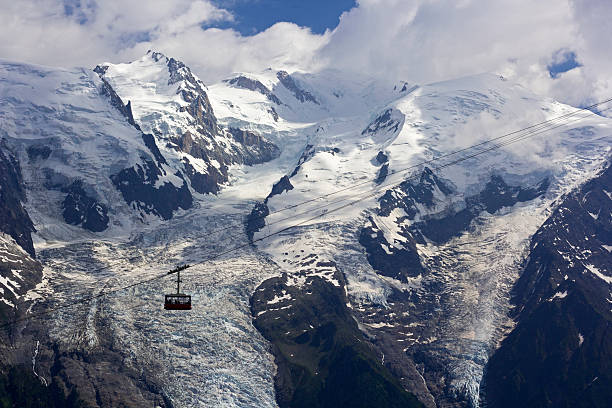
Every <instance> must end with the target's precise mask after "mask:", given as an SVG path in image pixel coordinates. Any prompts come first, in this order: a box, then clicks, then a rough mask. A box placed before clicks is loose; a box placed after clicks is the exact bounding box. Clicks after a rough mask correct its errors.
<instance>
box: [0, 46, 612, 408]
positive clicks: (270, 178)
mask: <svg viewBox="0 0 612 408" xmlns="http://www.w3.org/2000/svg"><path fill="white" fill-rule="evenodd" d="M0 83H1V84H2V88H1V90H0V100H1V101H2V102H3V104H4V106H6V108H3V109H2V110H1V111H0V121H1V122H2V124H3V127H2V130H0V132H2V133H1V134H0V136H2V137H3V138H5V139H7V140H8V142H9V144H10V145H11V146H12V147H13V148H14V150H15V151H16V152H18V153H19V159H20V163H21V166H22V171H23V175H24V180H25V182H26V185H27V196H28V202H27V205H26V206H27V209H28V213H29V214H30V216H31V218H32V220H33V222H34V224H35V227H36V228H37V230H38V233H37V234H36V235H35V246H36V249H37V251H38V252H39V253H40V257H41V259H42V260H43V263H44V264H45V277H46V281H45V282H46V283H45V287H44V288H39V289H40V293H38V292H31V293H30V295H31V297H36V296H41V297H43V295H44V298H45V300H41V299H38V301H39V302H40V303H38V306H39V307H40V308H41V309H42V308H44V307H53V306H55V305H58V304H60V303H61V302H62V301H65V300H67V299H70V296H72V295H73V294H74V293H84V294H95V293H99V292H100V290H102V288H105V287H106V288H112V287H117V286H118V285H120V284H125V283H129V282H134V281H137V280H141V279H146V277H148V276H153V275H154V274H155V273H161V272H162V271H165V270H167V269H170V268H171V267H173V266H175V265H176V264H179V263H196V262H200V261H202V260H203V259H206V257H207V256H209V255H212V254H215V253H219V252H221V251H224V250H227V249H228V248H230V247H233V246H238V245H245V247H244V248H243V249H241V250H240V251H237V252H234V253H230V254H228V255H226V256H224V257H221V258H219V259H216V260H215V261H214V262H209V263H205V264H203V265H198V266H197V267H194V268H193V269H190V271H191V272H189V273H186V274H185V276H183V279H184V280H185V281H186V288H185V289H186V291H188V292H189V293H191V294H192V295H193V299H194V304H195V305H196V308H195V309H196V310H197V311H198V312H197V314H196V313H194V314H192V315H190V316H179V315H172V316H171V318H169V317H168V314H167V313H166V312H164V311H163V310H162V309H161V303H160V299H161V297H160V296H161V294H162V293H163V292H164V291H168V290H170V289H169V288H170V287H171V283H170V282H166V281H156V282H154V283H150V284H147V285H143V286H140V287H137V288H136V289H134V290H133V291H131V292H125V293H123V292H119V293H116V294H114V295H113V296H111V297H109V298H108V301H106V302H97V303H92V304H90V305H89V308H86V309H83V310H80V311H78V312H77V313H73V312H71V311H69V310H65V311H63V312H61V313H58V314H57V316H55V317H54V320H53V321H52V322H50V323H49V330H50V336H51V338H52V339H53V341H55V342H57V343H58V344H60V345H61V347H62V348H63V349H64V350H68V351H70V350H79V352H84V353H87V352H92V353H93V352H94V351H95V350H100V349H103V348H104V347H107V346H108V344H107V343H105V342H107V341H108V342H111V343H113V347H117V348H118V349H120V350H121V352H122V353H124V356H125V364H127V365H128V366H129V367H131V368H133V369H134V370H136V371H137V372H142V373H143V375H144V376H146V377H147V378H148V379H150V381H151V382H152V383H153V384H155V385H156V386H157V387H158V389H159V390H161V391H160V392H161V393H162V394H163V395H164V396H165V397H167V398H168V399H169V400H170V401H171V402H172V403H173V404H176V405H177V406H209V405H220V406H248V405H250V406H270V407H274V406H276V401H275V396H274V383H273V382H274V374H275V368H274V362H273V357H272V355H271V354H270V353H269V348H268V347H269V344H268V343H266V341H265V339H264V338H263V337H262V336H261V335H260V333H259V332H257V330H255V328H254V327H253V325H252V323H251V322H252V316H251V311H250V308H249V299H250V297H251V295H252V294H253V291H254V290H256V288H257V287H258V285H260V284H261V283H262V282H263V281H264V280H266V279H267V278H269V277H272V276H282V275H283V274H286V275H285V276H286V284H285V285H286V287H284V289H285V292H282V291H279V292H278V293H271V296H270V297H269V299H268V300H267V302H266V307H267V308H268V310H269V311H272V310H273V311H274V312H275V313H278V312H279V311H280V312H282V311H283V310H285V309H282V310H281V308H286V312H287V313H291V312H290V309H291V307H292V306H290V305H292V304H294V300H295V298H294V297H292V298H289V297H288V295H287V294H288V293H289V291H288V290H287V288H290V289H291V290H292V291H293V290H295V291H302V292H304V293H305V294H308V291H309V290H311V289H312V288H311V285H310V284H309V282H312V281H313V279H309V278H315V277H316V278H321V279H317V281H319V280H323V282H327V284H329V285H331V286H333V288H334V290H336V289H338V288H339V289H338V290H342V291H344V289H346V292H347V293H348V302H349V303H348V305H343V306H346V307H348V308H349V309H350V310H351V313H352V315H353V316H355V317H356V318H357V319H358V321H359V323H360V325H361V327H362V328H363V331H364V333H366V335H367V336H366V337H367V338H368V339H377V340H376V347H378V348H379V350H380V351H381V352H382V353H383V354H384V355H385V356H386V357H385V359H384V361H383V362H382V363H383V364H386V365H387V366H388V367H392V366H394V364H395V363H398V364H396V366H397V367H399V366H401V367H402V369H403V370H405V372H406V373H408V374H410V375H406V376H405V377H404V376H403V375H397V377H398V378H401V382H402V386H404V388H407V389H409V390H411V391H414V392H415V393H416V394H417V395H418V396H419V398H420V399H421V400H422V401H423V402H425V403H426V404H428V406H433V405H432V404H436V403H439V404H444V403H449V404H459V406H467V405H468V404H471V405H472V406H477V405H478V395H479V386H480V380H481V377H482V374H483V369H484V365H485V364H486V362H487V358H488V355H489V354H490V352H491V351H492V350H494V348H495V347H496V346H497V344H498V342H499V341H500V340H501V339H502V338H503V336H504V335H505V333H507V332H508V331H509V330H510V329H511V328H512V327H513V324H514V323H513V321H510V320H509V319H508V318H507V312H508V310H509V290H510V288H511V287H512V285H513V284H514V282H515V281H516V279H517V277H518V272H519V267H520V265H521V263H522V262H523V261H524V257H525V256H526V254H527V250H528V245H529V240H530V238H531V236H532V235H533V234H534V233H535V231H537V229H538V228H539V227H540V225H541V224H542V223H543V222H544V221H545V220H546V219H547V217H548V216H549V215H550V211H551V208H554V206H555V205H556V204H557V203H558V202H559V200H560V198H561V197H562V196H563V195H564V194H566V193H568V192H569V191H570V190H572V189H574V188H575V187H577V186H579V185H581V184H583V183H584V182H585V181H586V180H588V179H590V178H591V177H593V175H594V174H596V171H597V169H598V168H599V166H600V165H601V163H602V162H603V161H604V160H605V159H606V158H607V157H608V156H609V154H610V145H612V136H611V135H612V123H611V122H610V120H609V119H606V118H603V117H600V116H597V115H595V114H592V113H589V112H586V113H583V114H580V115H579V116H580V117H581V118H582V120H581V121H580V122H575V123H572V124H570V125H568V126H567V127H562V128H558V129H555V130H553V131H551V132H548V133H543V134H542V135H535V136H534V137H532V138H529V139H525V140H524V141H522V142H520V143H517V144H513V145H509V146H505V147H502V148H500V149H498V150H494V151H492V152H490V153H487V154H484V155H482V156H479V157H477V158H472V159H469V160H466V161H462V162H461V163H459V164H457V165H454V166H451V167H447V168H440V166H443V165H444V164H447V163H450V162H452V161H453V160H454V159H457V157H449V158H447V159H445V160H442V161H440V162H434V163H430V164H428V166H427V168H425V167H424V166H418V164H419V163H421V162H423V161H425V160H430V159H432V158H435V157H438V156H440V155H443V154H447V153H450V152H452V151H455V150H458V149H461V148H464V147H467V146H470V145H473V144H475V143H478V142H481V141H484V140H487V139H489V138H492V137H496V136H500V135H502V134H504V133H508V132H511V131H514V130H517V129H520V128H522V127H525V126H529V125H532V124H534V123H538V122H541V121H544V120H548V119H551V118H555V117H557V116H559V115H563V114H566V113H569V112H572V111H573V110H574V108H571V107H569V106H565V105H562V104H559V103H557V102H555V101H552V100H547V99H542V98H540V97H538V96H536V95H534V94H532V93H531V92H529V91H528V90H526V89H524V88H522V87H520V86H518V85H515V84H512V83H510V82H508V81H506V80H505V79H503V78H501V77H499V76H497V75H493V74H483V75H477V76H473V77H468V78H461V79H457V80H454V81H447V82H443V83H437V84H428V85H423V86H415V85H413V84H410V83H405V82H399V81H391V82H387V81H382V80H376V79H369V78H348V77H345V76H344V75H343V73H340V72H334V71H323V72H319V73H299V72H296V73H285V72H279V71H274V70H267V71H264V72H260V73H239V74H236V75H234V76H232V77H231V78H228V79H227V80H226V81H222V82H220V83H217V84H210V85H209V86H208V87H207V86H205V85H204V84H203V83H202V81H200V80H199V79H198V78H197V76H195V75H194V74H193V73H192V72H191V71H190V70H189V68H188V67H186V66H184V64H182V63H180V61H177V60H174V59H172V58H168V57H166V56H163V55H162V54H159V53H148V54H147V55H145V56H144V57H143V58H141V59H140V60H137V61H135V62H132V63H130V64H116V65H114V64H102V65H100V66H98V67H97V68H96V70H95V72H94V71H90V70H87V69H70V70H61V69H52V68H46V67H38V66H32V65H25V64H17V63H12V62H8V61H2V62H0ZM105 84H107V85H108V86H109V87H110V89H111V90H112V91H113V92H114V93H116V95H117V97H118V98H120V101H121V106H122V108H121V109H118V108H117V107H116V106H115V107H113V105H112V101H111V100H110V98H109V97H108V95H106V96H105V95H103V94H101V89H102V88H104V86H105ZM109 93H110V91H109ZM121 112H124V114H122V113H121ZM126 114H127V117H126V116H125V115H126ZM130 115H133V120H131V121H132V122H133V123H132V124H131V123H130V117H129V116H130ZM139 129H140V130H139ZM147 135H150V137H148V136H147ZM477 151H478V149H477ZM126 169H128V170H129V169H133V173H134V174H136V175H140V176H141V179H142V180H141V179H138V180H141V181H142V183H141V184H133V185H137V186H141V185H146V186H148V188H152V189H155V190H156V192H159V191H160V190H162V189H164V188H166V187H164V186H167V187H168V188H172V189H173V190H171V191H172V192H173V194H168V195H160V197H162V199H161V201H164V202H165V201H168V200H167V198H168V197H174V196H176V195H177V194H174V193H176V191H179V190H182V191H183V192H184V193H185V194H187V193H189V197H190V200H191V201H190V202H189V205H184V206H181V205H177V206H175V207H174V208H171V209H170V214H171V216H172V218H170V217H167V218H165V217H162V218H165V219H161V218H160V217H159V216H157V215H155V213H154V212H147V211H145V209H146V208H149V206H150V205H151V204H150V203H147V202H146V201H145V198H146V197H145V196H146V195H147V194H141V195H140V197H135V199H134V200H132V201H129V200H127V199H126V194H125V192H124V191H122V190H121V186H128V187H125V189H126V190H128V192H133V191H136V190H137V189H136V188H132V186H133V185H131V184H129V183H131V182H133V179H132V178H129V177H127V176H126V173H124V176H126V177H125V178H123V179H117V178H116V177H115V178H114V180H117V182H115V183H114V182H113V178H112V177H113V176H116V175H118V174H121V172H122V171H124V170H126ZM404 169H409V170H404ZM130 174H132V173H130ZM150 174H155V176H154V177H149V176H150ZM279 180H281V181H280V182H279ZM545 180H547V182H546V183H544V181H545ZM76 181H79V182H78V183H75V182H76ZM124 181H125V182H127V183H128V184H124V183H123V182H124ZM356 184H360V186H359V187H353V186H355V185H356ZM274 185H276V187H273V186H274ZM273 188H274V189H275V190H274V191H273ZM340 189H346V190H345V191H343V192H341V193H338V194H333V195H329V194H330V193H332V192H335V191H338V190H340ZM147 191H150V190H147ZM200 193H215V194H216V195H215V194H200ZM521 194H523V195H521ZM324 195H329V196H328V197H326V198H318V197H321V196H324ZM519 195H521V197H520V199H519ZM67 196H71V197H72V199H71V200H68V204H70V203H72V206H73V207H74V208H83V207H87V208H89V209H92V212H97V213H100V212H104V211H106V214H107V216H108V219H109V221H108V225H109V227H108V229H105V230H103V231H101V232H100V231H98V232H95V231H92V230H84V229H83V228H82V225H83V222H82V223H81V224H78V223H76V224H74V225H71V224H67V223H66V222H64V220H65V215H64V214H63V213H64V211H65V209H66V207H67V206H68V204H66V198H67ZM366 196H369V197H367V198H365V197H366ZM364 198H365V199H364ZM361 199H363V200H361ZM255 200H259V201H261V203H260V205H265V209H266V211H267V212H268V214H269V215H267V216H266V217H265V220H264V221H265V223H264V225H263V227H261V228H258V230H255V231H252V232H253V234H254V235H253V239H259V238H262V237H264V236H266V235H268V234H271V233H274V232H276V231H279V230H281V229H285V228H289V227H291V228H289V229H287V230H286V231H283V232H282V233H281V234H278V235H275V236H273V237H271V238H268V239H265V240H263V241H259V242H256V245H255V246H249V245H247V244H248V242H249V241H248V236H247V235H246V234H244V232H243V229H242V228H241V227H237V228H235V229H229V230H225V231H224V232H222V233H214V232H215V230H217V229H220V228H223V227H227V226H228V225H240V224H241V223H242V221H243V220H244V219H245V218H246V217H247V216H248V214H249V213H250V212H251V210H252V207H253V203H254V201H255ZM264 200H265V201H264ZM357 200H361V201H358V202H357ZM305 201H309V203H308V204H305V205H300V206H297V207H295V208H293V209H291V210H286V211H280V210H283V209H285V208H286V207H288V206H291V205H297V204H300V203H303V202H305ZM352 202H355V203H354V205H347V204H350V203H352ZM337 209H339V210H338V211H334V210H337ZM468 213H469V214H468ZM87 214H89V213H86V215H87ZM262 214H263V213H262ZM465 214H468V215H466V216H465V218H464V220H465V222H464V223H463V224H461V223H459V222H456V223H452V222H450V221H456V220H457V219H459V218H460V217H461V216H463V215H465ZM594 214H596V213H594ZM77 215H78V216H81V215H82V212H77ZM99 215H100V217H99V218H102V219H103V218H104V217H102V215H101V214H99ZM92 216H95V214H94V215H92ZM76 219H82V218H78V217H76ZM447 221H448V222H447ZM436 223H438V224H436ZM296 224H299V225H297V226H296ZM439 224H446V225H452V226H453V228H450V227H449V231H447V233H446V235H444V237H443V238H440V236H438V235H434V234H433V233H432V231H437V232H440V229H439V228H437V227H436V226H437V225H439ZM364 231H365V233H364ZM213 233H214V234H213ZM440 234H441V233H440ZM362 237H365V238H368V237H369V241H367V244H366V243H365V242H366V240H364V239H360V238H362ZM608 251H609V250H608ZM372 254H375V255H376V256H378V257H379V261H381V262H380V263H379V264H378V265H383V266H377V264H376V262H375V261H373V260H372V259H373V256H372ZM7 259H8V258H7ZM407 259H409V260H410V262H407V261H406V260H407ZM396 261H397V262H396ZM394 262H395V263H394ZM398 264H401V265H404V267H405V271H404V272H405V273H402V274H397V273H396V272H397V271H396V269H395V266H393V265H398ZM384 265H387V266H384ZM388 265H391V266H388ZM588 265H591V264H588ZM585 268H586V269H585V272H586V271H588V272H586V273H588V274H589V275H590V276H592V277H593V279H596V280H598V281H601V282H602V283H603V284H607V281H606V280H605V279H603V278H601V277H600V276H599V275H598V274H597V273H601V275H602V276H604V277H605V278H607V277H608V271H603V272H602V270H601V269H600V268H599V267H598V266H596V265H594V264H593V268H592V269H589V268H588V267H587V265H585ZM92 271H95V272H92ZM4 276H5V275H3V279H7V280H6V285H4V284H3V285H4V286H2V288H3V290H4V292H3V293H8V292H7V291H10V290H9V287H8V286H10V287H11V288H13V289H15V288H16V286H15V285H13V283H11V282H9V281H8V279H11V281H12V282H15V283H19V282H17V281H16V280H15V278H14V277H11V276H6V277H4ZM339 277H345V278H346V282H344V279H341V278H339ZM3 282H4V281H3ZM7 285H8V286H7ZM36 293H38V295H36ZM555 293H556V292H555ZM561 293H563V292H561ZM551 296H554V294H551ZM560 297H561V295H559V296H557V297H556V298H554V301H560V300H561V299H559V298H560ZM43 302H44V303H43ZM5 303H6V302H5ZM199 311H203V312H202V313H199ZM263 312H266V311H265V310H264V311H263ZM585 341H586V340H585ZM37 361H38V360H37ZM37 364H38V363H37ZM440 366H442V367H448V369H447V371H444V372H441V371H436V370H435V369H432V367H440ZM167 367H174V368H175V372H176V375H175V376H171V375H170V374H169V373H167V372H166V371H164V370H167ZM418 367H425V369H421V371H419V369H418ZM42 368H44V367H42ZM48 368H49V367H48ZM49 369H50V368H49ZM37 372H38V373H40V375H42V376H43V377H44V376H45V373H44V371H41V368H40V367H37ZM395 374H397V373H395ZM169 377H172V380H170V381H168V380H167V378H169ZM202 379H204V380H202ZM461 404H463V405H461Z"/></svg>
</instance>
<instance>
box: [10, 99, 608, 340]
mask: <svg viewBox="0 0 612 408" xmlns="http://www.w3.org/2000/svg"><path fill="white" fill-rule="evenodd" d="M609 101H612V98H610V99H608V100H605V101H602V102H600V103H597V104H593V105H590V106H589V107H587V108H592V107H594V106H597V105H600V104H603V103H606V102H609ZM587 108H583V109H580V110H578V111H575V112H573V113H572V114H571V115H570V114H566V115H563V116H572V115H574V114H576V113H579V112H583V111H586V110H587ZM610 109H612V108H606V109H604V110H601V111H600V112H605V111H608V110H610ZM590 116H591V114H590V113H589V115H587V116H584V117H582V118H577V119H575V120H573V121H572V122H575V121H578V120H582V119H585V118H587V117H590ZM559 118H561V117H559ZM556 119H557V118H554V119H550V120H548V121H545V122H541V123H539V124H536V125H532V126H529V127H526V128H524V129H532V128H534V127H536V126H539V125H541V124H544V123H547V122H550V121H553V120H556ZM567 124H569V123H567ZM567 124H559V125H557V126H555V127H553V128H550V129H542V130H541V131H540V132H536V133H532V134H526V135H519V136H516V137H515V138H513V139H511V140H510V141H509V142H508V141H506V142H504V143H501V144H495V145H494V146H493V147H490V148H488V149H485V150H482V151H479V152H477V153H474V154H471V155H468V156H465V157H461V158H459V159H456V160H454V161H451V162H449V163H446V164H444V165H441V166H438V167H435V168H434V170H440V169H443V168H446V167H449V166H452V165H455V164H457V163H460V162H462V161H465V160H469V159H471V158H474V157H477V156H480V155H481V154H484V153H488V152H489V151H493V150H496V149H499V148H501V147H504V146H507V145H510V144H512V143H516V142H518V141H521V140H525V139H527V138H529V137H533V136H535V135H537V134H541V133H544V132H546V131H549V130H552V129H555V128H558V127H560V126H566V125H567ZM524 129H522V130H520V131H523V130H524ZM520 131H515V132H512V133H511V134H517V133H519V132H520ZM511 134H506V135H503V136H500V137H497V138H494V139H490V140H487V141H484V142H481V143H478V144H476V145H473V146H470V147H468V148H464V149H461V150H458V151H456V152H453V153H449V154H446V155H443V156H440V157H438V158H435V159H431V160H429V161H425V162H421V163H419V164H417V165H415V166H410V167H409V168H413V167H416V166H419V165H423V164H427V163H431V162H433V161H435V160H439V159H440V158H443V157H448V156H450V155H454V154H456V153H459V152H462V151H466V150H469V149H471V148H473V147H477V146H482V145H484V144H487V143H491V142H492V141H495V140H499V139H501V138H503V137H507V136H509V135H511ZM608 136H610V135H608ZM409 168H408V169H409ZM402 171H405V170H399V171H397V172H402ZM416 176H420V175H416ZM411 178H414V177H411ZM411 178H407V179H402V180H401V181H400V182H397V183H394V184H396V185H399V184H401V183H402V182H404V181H407V180H409V179H411ZM367 182H371V180H368V181H367ZM365 183H366V182H362V183H359V184H357V185H354V186H353V187H352V188H354V187H356V186H360V185H362V184H365ZM394 184H392V185H394ZM389 186H390V185H385V186H383V185H381V186H378V188H376V190H375V191H374V192H373V193H370V194H368V195H366V196H365V197H363V198H360V199H358V200H356V201H352V202H350V203H348V204H345V205H343V206H340V207H338V208H335V209H333V210H330V211H327V212H325V213H323V214H320V215H317V216H315V217H312V218H310V219H307V220H304V221H302V222H299V223H298V224H295V225H291V226H288V227H285V228H283V229H280V230H278V231H275V232H273V233H270V234H268V235H265V236H262V237H260V238H258V239H254V240H253V241H252V242H247V243H246V244H241V245H239V246H237V247H234V248H231V249H229V250H226V251H223V252H221V253H218V254H215V255H213V256H211V257H209V258H207V259H205V260H203V261H200V262H197V263H194V264H193V265H190V266H188V267H193V266H195V265H200V264H204V263H206V262H210V261H212V260H215V259H218V258H220V257H221V256H224V255H226V254H228V253H231V252H233V251H236V250H239V249H242V248H245V247H248V246H250V245H251V244H252V243H254V242H259V241H262V240H265V239H267V238H269V237H271V236H274V235H277V234H280V233H282V232H285V231H287V230H289V229H291V228H295V227H298V226H301V225H303V224H305V223H307V222H310V221H313V220H316V219H318V218H321V217H324V216H326V215H328V214H330V213H334V212H336V211H339V210H342V209H344V208H347V207H349V206H351V205H354V204H356V203H358V202H361V201H363V200H365V199H367V198H370V197H372V196H375V195H376V194H378V193H379V190H380V189H381V187H389ZM350 188H351V187H346V188H343V189H341V190H337V191H335V192H332V193H328V194H326V195H324V196H321V197H325V196H330V195H332V194H336V193H338V192H341V191H346V190H348V189H350ZM316 199H318V198H313V199H309V200H308V201H305V202H303V203H300V204H296V205H292V206H289V207H287V208H285V209H283V210H282V211H284V210H286V209H290V208H295V207H296V206H298V205H302V204H305V203H308V202H312V201H314V200H316ZM343 201H344V200H343ZM332 204H334V203H332ZM276 212H281V210H279V211H276ZM225 229H228V228H227V227H224V229H223V230H225ZM103 269H108V267H105V268H101V269H99V270H103ZM171 273H172V272H165V273H163V274H160V275H155V276H153V277H151V278H148V279H145V280H141V281H137V282H134V283H132V284H129V285H126V286H122V287H119V288H116V289H112V290H109V291H101V292H100V293H98V294H95V295H89V296H85V297H83V298H80V299H78V300H76V301H73V302H69V303H65V304H62V305H59V306H57V307H55V308H52V309H48V310H45V311H43V312H39V313H35V314H31V315H27V316H24V317H22V318H19V319H15V320H13V321H10V322H6V323H4V324H2V325H0V328H7V327H9V326H12V325H15V324H17V323H19V322H22V321H26V320H31V319H35V318H38V317H42V316H45V315H49V314H51V313H54V312H55V311H58V310H61V309H65V308H68V307H71V306H74V305H77V304H80V303H85V302H89V301H92V300H95V299H98V298H101V297H104V296H108V295H110V294H113V293H117V292H119V291H123V290H127V289H130V288H133V287H136V286H139V285H143V284H146V283H149V282H152V281H155V280H157V279H161V278H164V277H166V276H167V275H168V274H171Z"/></svg>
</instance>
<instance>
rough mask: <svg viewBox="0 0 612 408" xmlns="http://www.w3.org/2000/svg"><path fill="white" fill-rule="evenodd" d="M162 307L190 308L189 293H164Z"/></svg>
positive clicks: (169, 308)
mask: <svg viewBox="0 0 612 408" xmlns="http://www.w3.org/2000/svg"><path fill="white" fill-rule="evenodd" d="M164 309H166V310H191V295H184V294H182V293H174V294H172V295H166V300H165V302H164Z"/></svg>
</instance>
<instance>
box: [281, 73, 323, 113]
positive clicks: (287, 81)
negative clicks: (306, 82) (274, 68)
mask: <svg viewBox="0 0 612 408" xmlns="http://www.w3.org/2000/svg"><path fill="white" fill-rule="evenodd" d="M276 77H277V78H278V80H279V81H280V83H281V84H283V86H284V87H285V88H287V89H288V90H289V91H291V92H292V93H293V96H295V98H296V99H297V100H298V101H300V102H302V103H304V102H312V103H314V104H317V105H319V101H317V99H316V98H315V97H314V96H313V95H312V94H311V93H310V92H308V91H305V90H304V89H302V88H301V87H300V85H299V84H298V83H297V82H296V80H295V79H294V78H293V77H292V76H291V75H289V74H288V73H287V72H285V71H278V72H277V73H276Z"/></svg>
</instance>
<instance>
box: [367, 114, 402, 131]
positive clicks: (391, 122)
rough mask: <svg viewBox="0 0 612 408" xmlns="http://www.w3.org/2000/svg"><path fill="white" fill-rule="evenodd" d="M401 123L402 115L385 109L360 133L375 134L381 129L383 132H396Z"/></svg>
mask: <svg viewBox="0 0 612 408" xmlns="http://www.w3.org/2000/svg"><path fill="white" fill-rule="evenodd" d="M402 123H403V115H402V114H401V113H400V112H397V111H395V110H393V109H387V110H385V111H384V112H383V113H382V114H381V115H380V116H378V117H377V118H376V119H374V120H373V121H372V123H370V124H369V125H368V127H366V128H365V129H364V130H363V131H362V132H361V134H362V135H365V134H375V133H378V132H379V131H381V130H384V131H385V132H398V131H399V129H400V126H401V125H402Z"/></svg>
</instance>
